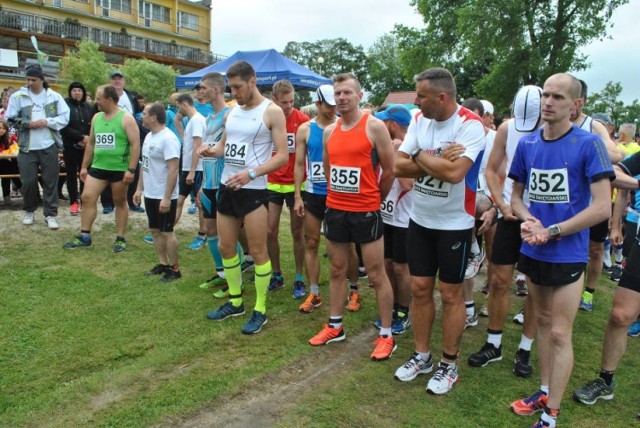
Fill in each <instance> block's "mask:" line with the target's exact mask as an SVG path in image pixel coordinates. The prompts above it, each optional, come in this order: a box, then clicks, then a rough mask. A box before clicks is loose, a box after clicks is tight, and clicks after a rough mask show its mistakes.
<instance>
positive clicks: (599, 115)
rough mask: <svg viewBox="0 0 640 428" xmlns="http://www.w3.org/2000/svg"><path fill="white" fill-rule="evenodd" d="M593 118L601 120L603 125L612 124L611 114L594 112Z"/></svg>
mask: <svg viewBox="0 0 640 428" xmlns="http://www.w3.org/2000/svg"><path fill="white" fill-rule="evenodd" d="M593 120H597V121H598V122H601V123H602V124H603V125H613V121H612V120H611V116H609V115H608V114H607V113H596V114H594V115H593Z"/></svg>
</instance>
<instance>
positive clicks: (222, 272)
mask: <svg viewBox="0 0 640 428" xmlns="http://www.w3.org/2000/svg"><path fill="white" fill-rule="evenodd" d="M216 274H217V275H218V276H219V277H220V278H222V279H226V278H227V276H226V275H225V274H224V268H216Z"/></svg>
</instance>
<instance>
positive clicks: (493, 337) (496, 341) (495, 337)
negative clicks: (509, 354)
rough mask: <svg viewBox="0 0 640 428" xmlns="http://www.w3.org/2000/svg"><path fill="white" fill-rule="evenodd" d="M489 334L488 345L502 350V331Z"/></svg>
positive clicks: (493, 331) (491, 331)
mask: <svg viewBox="0 0 640 428" xmlns="http://www.w3.org/2000/svg"><path fill="white" fill-rule="evenodd" d="M487 333H488V334H487V343H490V344H492V345H493V346H495V347H496V348H500V345H502V330H487Z"/></svg>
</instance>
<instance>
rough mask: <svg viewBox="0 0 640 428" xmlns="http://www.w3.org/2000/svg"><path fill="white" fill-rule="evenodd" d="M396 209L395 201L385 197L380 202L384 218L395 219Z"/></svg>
mask: <svg viewBox="0 0 640 428" xmlns="http://www.w3.org/2000/svg"><path fill="white" fill-rule="evenodd" d="M394 209H395V204H394V202H393V201H391V200H389V199H385V200H384V201H382V203H381V204H380V214H382V219H383V220H393V210H394Z"/></svg>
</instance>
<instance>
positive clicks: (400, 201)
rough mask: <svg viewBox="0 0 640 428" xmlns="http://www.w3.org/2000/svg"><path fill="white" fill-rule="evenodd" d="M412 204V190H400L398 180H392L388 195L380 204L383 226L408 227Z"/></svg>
mask: <svg viewBox="0 0 640 428" xmlns="http://www.w3.org/2000/svg"><path fill="white" fill-rule="evenodd" d="M412 203H413V190H402V187H400V182H399V181H398V179H397V178H396V179H394V180H393V184H392V185H391V190H389V194H388V195H387V197H386V198H385V199H384V201H382V203H381V204H380V214H382V221H383V222H384V224H388V225H390V226H396V227H404V228H407V227H409V214H410V211H411V204H412Z"/></svg>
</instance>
